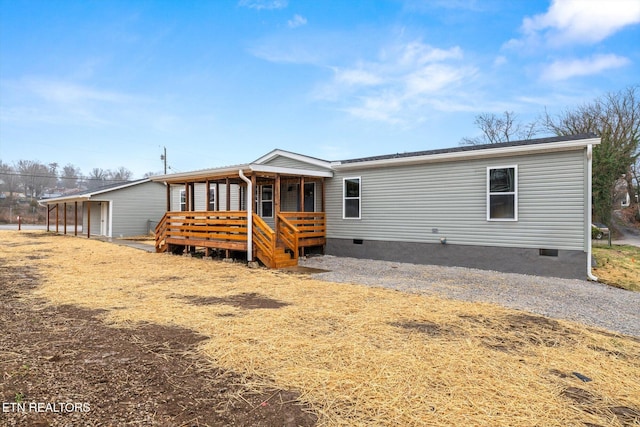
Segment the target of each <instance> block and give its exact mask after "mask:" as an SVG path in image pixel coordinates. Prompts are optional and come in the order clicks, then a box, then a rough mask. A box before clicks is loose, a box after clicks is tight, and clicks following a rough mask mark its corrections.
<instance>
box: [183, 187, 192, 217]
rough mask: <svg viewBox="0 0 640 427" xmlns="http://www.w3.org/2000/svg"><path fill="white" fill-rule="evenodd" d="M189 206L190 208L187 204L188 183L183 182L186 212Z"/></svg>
mask: <svg viewBox="0 0 640 427" xmlns="http://www.w3.org/2000/svg"><path fill="white" fill-rule="evenodd" d="M189 206H191V205H190V204H189V183H188V182H185V183H184V210H185V211H188V210H189Z"/></svg>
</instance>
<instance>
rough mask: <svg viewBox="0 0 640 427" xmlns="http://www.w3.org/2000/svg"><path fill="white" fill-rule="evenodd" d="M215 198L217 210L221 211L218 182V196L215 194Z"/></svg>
mask: <svg viewBox="0 0 640 427" xmlns="http://www.w3.org/2000/svg"><path fill="white" fill-rule="evenodd" d="M215 197H216V207H215V209H216V210H217V211H219V210H220V184H219V183H218V181H216V194H215Z"/></svg>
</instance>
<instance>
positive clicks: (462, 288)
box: [300, 255, 640, 337]
mask: <svg viewBox="0 0 640 427" xmlns="http://www.w3.org/2000/svg"><path fill="white" fill-rule="evenodd" d="M300 265H301V266H304V267H309V268H316V269H322V270H328V271H327V272H321V273H314V274H312V275H313V277H315V278H318V279H322V280H327V281H331V282H346V283H359V284H364V285H369V286H381V287H386V288H391V289H397V290H401V291H406V292H416V293H421V294H426V295H436V296H442V297H446V298H453V299H458V300H464V301H482V302H490V303H495V304H499V305H502V306H504V307H509V308H515V309H519V310H526V311H529V312H532V313H538V314H541V315H544V316H548V317H554V318H558V319H566V320H572V321H576V322H580V323H583V324H585V325H590V326H596V327H601V328H605V329H608V330H611V331H615V332H619V333H622V334H627V335H633V336H635V337H640V293H638V292H631V291H626V290H623V289H618V288H614V287H611V286H607V285H603V284H600V283H594V282H588V281H584V280H570V279H559V278H553V277H540V276H528V275H524V274H513V273H500V272H495V271H485V270H477V269H471V268H462V267H441V266H433V265H416V264H404V263H398V262H388V261H376V260H364V259H356V258H343V257H334V256H329V255H325V256H318V257H311V258H308V259H306V260H302V259H301V260H300Z"/></svg>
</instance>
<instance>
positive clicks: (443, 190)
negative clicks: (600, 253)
mask: <svg viewBox="0 0 640 427" xmlns="http://www.w3.org/2000/svg"><path fill="white" fill-rule="evenodd" d="M584 153H585V152H584V150H575V151H568V152H558V153H548V154H536V155H527V156H513V157H503V158H498V159H481V160H468V161H457V162H446V163H432V164H423V165H405V166H399V167H397V166H396V167H386V168H375V169H362V170H349V171H344V170H337V171H336V173H335V176H334V178H333V179H330V180H327V181H326V182H327V192H326V203H327V209H326V211H327V237H328V238H336V239H368V240H380V241H402V242H424V243H439V242H440V239H441V238H446V240H447V244H453V245H455V244H460V245H482V246H502V247H521V248H548V249H566V250H585V232H584V230H585V206H586V200H585V199H586V197H585V192H584V183H585V180H586V178H585V174H586V167H585V161H584V157H585V154H584ZM512 165H517V166H518V221H515V222H506V221H487V219H486V218H487V207H486V205H487V201H486V196H487V188H486V187H487V183H486V176H487V167H488V166H492V167H496V166H512ZM345 177H360V178H361V209H362V214H361V219H343V218H342V209H343V201H342V194H343V190H342V186H343V178H345Z"/></svg>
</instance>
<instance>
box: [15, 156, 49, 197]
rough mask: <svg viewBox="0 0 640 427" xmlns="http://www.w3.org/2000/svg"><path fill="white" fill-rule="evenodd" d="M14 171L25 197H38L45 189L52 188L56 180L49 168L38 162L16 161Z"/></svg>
mask: <svg viewBox="0 0 640 427" xmlns="http://www.w3.org/2000/svg"><path fill="white" fill-rule="evenodd" d="M15 169H16V171H17V172H18V174H19V180H20V183H21V184H22V187H23V189H24V194H25V195H26V196H27V197H32V198H37V197H40V196H41V195H42V193H43V192H44V190H45V189H46V188H50V187H54V186H55V185H56V182H57V180H58V177H57V176H56V175H55V174H54V173H53V171H52V169H51V168H50V167H47V166H46V165H44V164H42V163H40V162H38V161H33V160H18V162H17V163H16V165H15Z"/></svg>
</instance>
